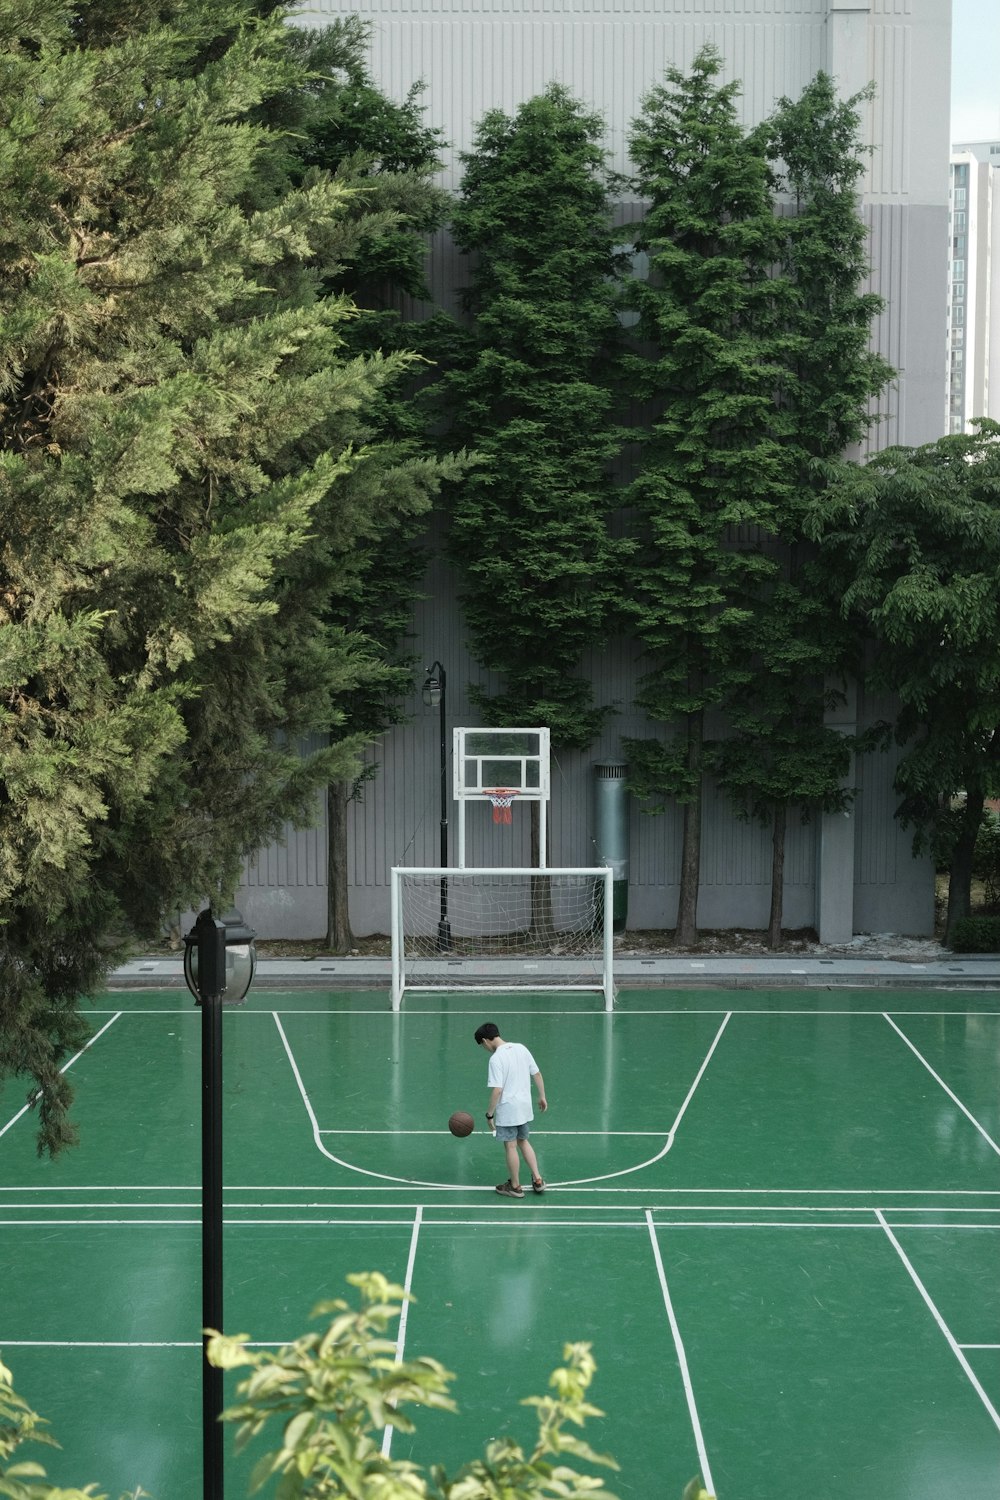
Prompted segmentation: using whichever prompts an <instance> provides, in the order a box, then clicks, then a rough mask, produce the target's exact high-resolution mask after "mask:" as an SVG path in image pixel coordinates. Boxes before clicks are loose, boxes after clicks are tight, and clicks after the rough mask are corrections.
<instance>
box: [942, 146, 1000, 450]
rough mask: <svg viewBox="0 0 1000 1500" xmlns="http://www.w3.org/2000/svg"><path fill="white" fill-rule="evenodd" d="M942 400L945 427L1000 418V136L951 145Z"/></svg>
mask: <svg viewBox="0 0 1000 1500" xmlns="http://www.w3.org/2000/svg"><path fill="white" fill-rule="evenodd" d="M950 179H951V190H950V194H949V241H948V243H949V260H948V279H947V285H948V294H949V298H948V321H947V346H946V364H947V369H946V380H947V389H946V403H947V413H948V431H950V432H968V431H971V427H970V423H971V421H972V419H973V417H992V418H993V419H994V421H996V420H997V419H998V418H1000V238H998V235H1000V141H971V142H963V143H961V144H958V145H955V146H953V148H952V155H951V169H950Z"/></svg>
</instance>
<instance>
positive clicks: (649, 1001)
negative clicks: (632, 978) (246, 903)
mask: <svg viewBox="0 0 1000 1500" xmlns="http://www.w3.org/2000/svg"><path fill="white" fill-rule="evenodd" d="M589 1003H590V1002H589V1001H588V1000H586V999H584V1000H581V999H580V998H579V997H572V998H567V999H565V1000H563V999H562V998H561V997H559V996H553V995H546V996H544V997H542V996H539V997H537V998H535V999H532V997H530V996H528V997H525V996H517V997H510V996H508V997H503V998H496V997H493V998H488V997H476V996H475V995H468V994H465V995H452V996H448V997H447V998H442V997H439V996H425V997H423V998H419V999H418V998H413V997H409V998H408V1000H407V1003H406V1005H405V1007H404V1009H403V1011H402V1012H401V1013H399V1014H395V1015H394V1014H392V1012H391V1011H390V1010H389V1008H388V1001H387V997H386V996H385V994H383V993H381V992H376V991H364V992H357V993H348V994H344V993H320V992H308V993H302V992H296V993H275V992H267V991H258V992H254V993H253V994H252V995H251V999H250V1002H249V1003H248V1005H247V1006H245V1007H244V1008H242V1009H240V1010H234V1011H230V1012H227V1013H226V1014H225V1017H224V1026H223V1031H224V1053H225V1078H224V1089H225V1224H226V1227H225V1261H226V1273H225V1307H226V1327H227V1330H228V1331H229V1332H233V1333H235V1332H238V1331H239V1332H246V1333H249V1334H250V1335H251V1337H252V1338H253V1339H254V1340H259V1341H262V1342H265V1343H278V1342H283V1341H285V1340H289V1339H292V1338H294V1337H296V1336H297V1335H298V1334H299V1333H301V1332H303V1331H305V1329H306V1328H307V1327H308V1326H309V1313H310V1311H311V1309H312V1307H313V1306H314V1304H315V1303H316V1302H318V1301H319V1300H320V1299H322V1298H326V1297H331V1296H337V1295H341V1294H342V1293H344V1291H345V1286H344V1277H345V1276H346V1275H347V1274H348V1273H349V1272H351V1271H358V1270H366V1269H377V1270H381V1271H383V1272H385V1274H386V1275H388V1276H389V1277H390V1278H392V1279H393V1280H396V1281H399V1282H403V1283H406V1284H407V1285H408V1286H409V1288H410V1290H411V1291H412V1293H413V1296H414V1297H415V1299H416V1300H415V1302H414V1304H413V1305H412V1307H411V1309H410V1312H409V1315H408V1318H407V1321H406V1326H405V1347H404V1353H405V1354H407V1355H416V1354H432V1355H435V1356H436V1357H438V1358H439V1359H441V1360H442V1361H443V1362H444V1363H445V1364H446V1365H447V1366H448V1367H449V1368H450V1369H451V1370H453V1371H455V1372H456V1375H457V1382H456V1387H455V1394H456V1396H457V1399H458V1402H459V1405H460V1408H461V1410H460V1413H459V1415H457V1416H453V1415H449V1414H444V1413H419V1412H417V1413H416V1420H417V1432H416V1434H415V1435H414V1436H412V1437H406V1436H403V1435H401V1434H399V1433H398V1432H395V1433H393V1434H392V1435H391V1451H392V1453H393V1454H394V1455H395V1456H398V1457H406V1458H412V1459H414V1460H416V1461H418V1462H422V1463H431V1462H435V1461H442V1462H444V1463H446V1464H447V1465H449V1466H457V1465H458V1464H459V1463H461V1462H462V1461H464V1460H465V1459H467V1458H470V1457H472V1456H473V1455H474V1454H475V1453H477V1452H479V1451H481V1448H482V1444H483V1443H484V1442H485V1441H486V1440H487V1439H488V1438H490V1437H494V1436H498V1435H500V1434H503V1433H512V1434H514V1435H515V1436H517V1437H518V1438H520V1439H522V1440H523V1441H525V1442H527V1441H529V1439H530V1436H531V1432H532V1421H531V1412H530V1410H529V1409H527V1408H525V1407H522V1406H520V1405H519V1404H518V1403H519V1401H520V1398H522V1397H524V1396H527V1395H531V1394H535V1393H538V1392H540V1391H542V1390H543V1389H544V1387H545V1383H546V1380H547V1377H548V1374H549V1372H550V1370H551V1369H552V1368H553V1367H554V1366H555V1365H556V1364H558V1363H559V1362H560V1360H561V1357H562V1346H563V1344H564V1343H565V1342H566V1341H568V1340H579V1339H586V1340H590V1341H591V1342H592V1344H593V1346H594V1351H595V1354H596V1357H597V1362H598V1373H597V1377H596V1381H595V1386H594V1391H593V1395H594V1399H595V1401H596V1403H597V1405H599V1406H600V1407H602V1408H603V1409H604V1411H605V1412H606V1416H605V1417H604V1418H603V1419H601V1420H597V1421H595V1422H594V1423H593V1424H592V1427H591V1430H590V1432H589V1437H590V1440H591V1441H592V1443H593V1444H594V1446H595V1447H597V1448H598V1449H601V1450H604V1451H607V1452H611V1453H613V1454H614V1455H615V1456H616V1457H617V1459H618V1461H619V1463H620V1465H621V1471H620V1473H619V1474H618V1475H616V1476H614V1479H613V1480H612V1481H611V1488H612V1489H613V1490H614V1491H615V1492H616V1493H618V1494H619V1495H621V1496H623V1497H643V1500H651V1497H658V1500H679V1497H680V1494H681V1491H682V1489H683V1487H684V1485H685V1483H686V1482H687V1480H688V1479H690V1478H691V1477H692V1475H694V1474H695V1473H697V1472H699V1471H701V1472H702V1473H703V1474H704V1475H705V1476H706V1479H708V1480H709V1481H710V1486H709V1487H710V1488H711V1487H713V1486H714V1489H715V1492H716V1493H717V1495H718V1496H719V1500H800V1497H801V1500H805V1497H808V1500H846V1497H847V1496H855V1495H857V1496H861V1495H872V1496H876V1495H877V1496H878V1497H879V1500H941V1497H943V1496H945V1495H951V1494H954V1495H961V1496H962V1500H996V1497H997V1495H998V1494H1000V995H998V994H996V993H991V992H988V991H987V992H984V991H976V992H966V993H961V992H956V991H946V990H932V989H924V990H914V991H906V992H903V991H896V990H893V991H887V990H878V991H875V990H858V989H850V990H838V989H836V988H830V989H825V990H817V989H808V990H801V991H795V990H791V989H787V988H782V989H780V990H775V991H760V990H740V991H731V990H727V991H724V992H716V991H711V990H687V991H685V990H676V991H667V990H648V989H646V990H634V991H626V992H624V993H623V994H621V995H620V996H619V998H618V1005H617V1009H616V1010H615V1012H614V1013H613V1014H610V1015H606V1014H604V1013H603V1012H600V1011H597V1010H594V1009H589V1008H588V1006H589ZM488 1019H492V1020H496V1021H497V1022H498V1023H499V1024H500V1027H501V1030H502V1032H503V1035H504V1036H505V1037H507V1038H508V1039H511V1040H521V1041H524V1042H526V1043H527V1044H528V1045H529V1046H530V1047H531V1050H532V1051H533V1053H534V1054H535V1056H536V1058H537V1059H538V1062H539V1065H540V1066H541V1068H542V1071H543V1073H544V1076H545V1081H546V1086H547V1090H548V1095H549V1100H550V1109H549V1112H548V1114H547V1115H545V1116H544V1117H540V1118H538V1119H536V1122H535V1124H536V1130H535V1134H534V1141H535V1145H536V1149H537V1150H538V1153H539V1159H540V1161H541V1165H542V1169H543V1171H544V1173H545V1176H546V1178H547V1180H548V1183H549V1190H548V1192H547V1193H546V1194H545V1196H544V1197H539V1198H534V1197H532V1196H531V1195H530V1194H529V1195H528V1197H527V1198H526V1199H525V1200H524V1202H512V1201H510V1200H506V1199H501V1198H498V1197H497V1195H496V1194H495V1192H494V1191H493V1186H494V1184H495V1183H496V1182H498V1181H500V1179H501V1178H502V1177H503V1176H505V1175H506V1174H505V1171H503V1170H502V1165H503V1154H502V1151H501V1149H500V1147H499V1146H497V1145H496V1143H495V1142H494V1141H493V1140H492V1139H491V1138H490V1136H489V1134H488V1133H487V1132H486V1131H485V1130H483V1129H477V1130H476V1132H475V1134H474V1135H473V1136H471V1137H470V1138H469V1139H468V1140H464V1141H461V1140H455V1139H453V1138H452V1137H451V1136H450V1135H449V1134H448V1132H447V1129H446V1121H447V1118H448V1116H449V1114H450V1113H451V1112H452V1110H455V1109H468V1110H469V1111H471V1112H472V1113H473V1114H474V1115H475V1117H476V1118H477V1120H478V1121H480V1122H482V1116H483V1111H484V1110H485V1107H486V1101H487V1097H488V1095H487V1088H486V1063H487V1058H486V1056H485V1054H484V1053H483V1052H482V1051H481V1050H480V1049H478V1048H477V1047H476V1046H475V1044H474V1041H473V1031H474V1030H475V1027H476V1025H477V1024H478V1023H479V1022H480V1021H482V1020H488ZM93 1024H94V1031H95V1037H94V1039H93V1041H92V1042H91V1044H90V1046H89V1047H88V1048H87V1049H86V1050H85V1051H84V1052H83V1053H82V1054H81V1055H80V1056H79V1057H78V1058H77V1059H75V1060H74V1062H73V1063H72V1065H71V1067H72V1078H73V1081H74V1083H75V1086H76V1089H77V1105H76V1109H75V1116H76V1119H77V1121H78V1123H79V1126H80V1131H81V1145H80V1147H79V1148H78V1149H76V1150H74V1151H72V1152H69V1153H67V1154H65V1155H64V1156H63V1157H62V1158H60V1159H59V1160H58V1161H56V1162H55V1163H50V1162H45V1161H40V1160H39V1159H38V1158H37V1156H36V1154H35V1142H34V1135H35V1125H34V1120H33V1118H32V1117H31V1116H30V1115H29V1114H26V1113H23V1112H22V1111H21V1104H22V1102H23V1091H22V1092H21V1093H20V1096H19V1094H18V1090H16V1089H14V1088H12V1087H11V1086H8V1087H7V1088H6V1090H5V1091H4V1093H3V1095H2V1096H0V1224H2V1237H0V1246H2V1248H0V1352H2V1354H3V1358H4V1360H5V1362H6V1363H7V1364H8V1365H10V1366H11V1368H12V1369H13V1371H14V1375H15V1382H16V1384H17V1386H18V1388H19V1389H20V1390H21V1391H22V1392H23V1394H24V1395H25V1396H26V1397H27V1398H28V1399H29V1400H30V1401H31V1402H32V1404H33V1405H34V1406H35V1407H36V1409H38V1410H40V1411H41V1412H43V1413H44V1415H46V1416H47V1417H48V1418H49V1420H50V1422H51V1424H52V1429H53V1431H54V1432H55V1435H56V1436H57V1438H58V1439H59V1441H60V1442H61V1444H62V1450H61V1451H56V1450H38V1451H37V1452H34V1453H30V1454H28V1455H27V1456H33V1457H36V1458H38V1459H39V1460H40V1461H42V1462H44V1463H45V1464H46V1466H47V1468H48V1470H49V1473H50V1476H51V1477H52V1478H53V1479H54V1480H55V1481H57V1482H59V1483H61V1484H71V1483H72V1484H77V1485H83V1484H86V1483H90V1482H94V1483H96V1484H98V1485H99V1486H100V1487H101V1489H102V1490H103V1491H105V1492H106V1493H108V1494H109V1495H111V1496H116V1495H118V1494H120V1493H122V1492H123V1491H127V1490H129V1489H134V1488H135V1487H136V1486H138V1485H141V1486H142V1487H143V1488H144V1489H145V1490H146V1491H148V1492H149V1494H151V1495H152V1496H153V1497H155V1500H189V1497H190V1496H191V1495H192V1494H193V1493H197V1492H199V1491H200V1485H201V1426H200V1424H201V1406H200V1402H201V1369H200V1342H199V1328H200V1308H201V1298H200V1272H201V1260H200V1234H201V1231H200V1190H199V1174H200V1017H199V1013H198V1011H197V1010H195V1008H194V1007H193V1004H192V1003H191V1001H190V999H189V997H188V996H187V994H186V992H182V991H177V990H156V991H142V992H136V993H115V994H111V995H107V996H103V997H101V999H100V1000H99V1001H98V1002H97V1003H96V1005H95V1006H94V1008H93ZM522 1180H523V1181H525V1180H527V1179H526V1177H523V1178H522ZM230 1392H231V1388H230ZM249 1467H250V1462H248V1461H247V1460H245V1459H244V1460H240V1461H236V1460H234V1459H232V1457H231V1455H227V1494H228V1496H230V1497H238V1496H240V1495H242V1494H245V1492H246V1484H245V1481H246V1478H247V1475H248V1472H249Z"/></svg>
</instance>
